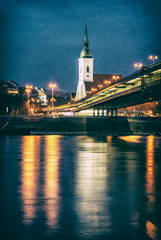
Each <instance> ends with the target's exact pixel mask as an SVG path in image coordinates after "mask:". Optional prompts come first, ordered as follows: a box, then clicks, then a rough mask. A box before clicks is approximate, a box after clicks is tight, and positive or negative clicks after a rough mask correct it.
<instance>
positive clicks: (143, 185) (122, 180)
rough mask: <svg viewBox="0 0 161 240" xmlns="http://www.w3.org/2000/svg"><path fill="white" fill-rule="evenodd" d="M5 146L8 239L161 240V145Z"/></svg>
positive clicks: (60, 141) (30, 142)
mask: <svg viewBox="0 0 161 240" xmlns="http://www.w3.org/2000/svg"><path fill="white" fill-rule="evenodd" d="M6 139H7V140H6ZM2 141H3V142H4V143H5V144H4V147H3V149H0V156H2V157H1V161H0V163H1V168H0V170H1V174H0V186H1V188H0V193H1V196H2V197H1V198H0V206H1V216H0V220H1V223H2V227H1V228H3V226H5V228H4V232H5V233H4V234H6V232H7V230H8V229H9V228H12V229H13V231H11V233H8V234H9V235H10V237H8V238H7V237H6V238H3V239H11V238H12V235H13V232H15V239H23V236H24V235H25V239H35V240H37V239H62V240H66V239H138V240H142V239H154V240H157V239H160V238H159V236H160V235H161V229H160V226H159V224H160V215H159V211H160V199H161V194H160V180H161V178H160V172H161V164H160V154H161V152H160V145H161V138H156V137H154V136H148V137H141V136H127V137H120V138H117V137H111V136H108V137H88V136H65V137H64V136H51V135H50V136H23V137H22V136H17V137H14V136H12V137H7V138H4V139H2ZM5 146H6V147H5ZM13 179H14V181H13ZM11 190H12V191H11ZM10 199H11V200H10ZM13 209H15V211H13ZM10 212H11V214H10ZM4 219H5V221H4ZM31 229H32V231H30V230H31ZM16 234H17V235H16ZM26 234H28V235H26ZM159 234H160V235H159ZM0 237H1V235H0Z"/></svg>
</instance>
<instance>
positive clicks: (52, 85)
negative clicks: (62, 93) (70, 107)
mask: <svg viewBox="0 0 161 240" xmlns="http://www.w3.org/2000/svg"><path fill="white" fill-rule="evenodd" d="M49 87H51V90H52V110H53V106H54V101H53V97H54V88H56V84H55V83H51V84H50V85H49Z"/></svg>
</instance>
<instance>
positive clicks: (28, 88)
mask: <svg viewBox="0 0 161 240" xmlns="http://www.w3.org/2000/svg"><path fill="white" fill-rule="evenodd" d="M32 88H33V87H32V86H31V85H27V86H26V89H25V92H26V93H27V100H28V106H30V100H29V98H30V92H31V89H32Z"/></svg>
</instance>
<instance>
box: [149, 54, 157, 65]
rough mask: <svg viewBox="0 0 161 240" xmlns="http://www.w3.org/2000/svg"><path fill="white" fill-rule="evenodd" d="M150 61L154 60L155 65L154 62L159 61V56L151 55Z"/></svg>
mask: <svg viewBox="0 0 161 240" xmlns="http://www.w3.org/2000/svg"><path fill="white" fill-rule="evenodd" d="M149 59H150V60H153V64H154V60H157V59H158V56H153V55H150V56H149Z"/></svg>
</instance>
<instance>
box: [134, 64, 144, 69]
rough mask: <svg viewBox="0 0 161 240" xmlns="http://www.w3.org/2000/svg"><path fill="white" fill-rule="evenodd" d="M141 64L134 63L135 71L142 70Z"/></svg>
mask: <svg viewBox="0 0 161 240" xmlns="http://www.w3.org/2000/svg"><path fill="white" fill-rule="evenodd" d="M142 66H143V64H142V63H135V64H134V67H135V68H137V70H139V69H140V68H142Z"/></svg>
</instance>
